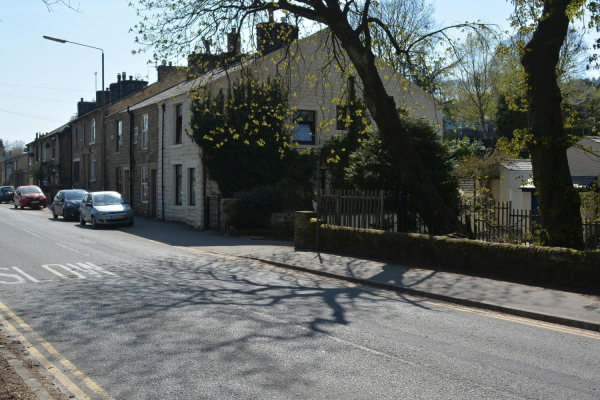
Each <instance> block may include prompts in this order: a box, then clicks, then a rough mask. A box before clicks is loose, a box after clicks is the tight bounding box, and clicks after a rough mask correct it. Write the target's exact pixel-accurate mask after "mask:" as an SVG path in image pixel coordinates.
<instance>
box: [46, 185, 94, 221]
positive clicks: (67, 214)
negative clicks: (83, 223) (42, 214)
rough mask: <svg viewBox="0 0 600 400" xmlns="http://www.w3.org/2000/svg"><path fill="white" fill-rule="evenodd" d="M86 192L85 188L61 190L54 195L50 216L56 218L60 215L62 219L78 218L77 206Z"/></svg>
mask: <svg viewBox="0 0 600 400" xmlns="http://www.w3.org/2000/svg"><path fill="white" fill-rule="evenodd" d="M86 194H87V190H82V189H69V190H61V191H60V192H58V193H56V196H54V201H53V202H52V216H53V217H54V219H57V218H58V216H59V215H62V216H63V218H64V219H71V218H79V206H80V205H81V199H83V196H85V195H86Z"/></svg>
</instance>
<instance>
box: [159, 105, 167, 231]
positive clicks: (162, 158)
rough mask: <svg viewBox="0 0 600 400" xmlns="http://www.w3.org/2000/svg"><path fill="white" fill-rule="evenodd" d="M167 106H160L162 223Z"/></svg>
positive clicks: (163, 219) (163, 216) (163, 217)
mask: <svg viewBox="0 0 600 400" xmlns="http://www.w3.org/2000/svg"><path fill="white" fill-rule="evenodd" d="M166 108H167V106H166V105H165V103H163V104H162V128H161V129H162V131H161V132H162V137H161V140H162V143H161V146H160V168H161V171H160V187H161V191H160V201H161V204H162V206H161V208H162V221H163V222H165V110H166Z"/></svg>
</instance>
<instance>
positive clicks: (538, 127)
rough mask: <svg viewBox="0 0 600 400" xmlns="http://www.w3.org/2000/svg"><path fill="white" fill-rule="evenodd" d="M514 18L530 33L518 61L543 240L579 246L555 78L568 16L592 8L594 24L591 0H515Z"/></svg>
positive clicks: (594, 16)
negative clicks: (522, 84)
mask: <svg viewBox="0 0 600 400" xmlns="http://www.w3.org/2000/svg"><path fill="white" fill-rule="evenodd" d="M513 3H514V4H515V9H516V12H515V15H514V16H513V22H514V23H515V24H517V25H518V26H519V27H520V29H521V32H523V34H524V35H527V34H531V36H530V37H531V39H530V40H529V41H528V42H527V44H526V46H525V48H524V51H523V54H522V58H521V63H522V64H523V68H524V72H525V83H526V99H527V115H528V121H529V124H528V131H529V132H528V133H529V140H528V141H527V146H528V149H529V152H530V154H531V161H532V166H533V177H534V183H535V186H536V192H537V194H538V199H539V209H540V214H541V224H542V229H543V237H542V241H543V243H545V244H547V245H550V246H561V247H572V248H576V249H582V248H583V232H582V220H581V213H580V204H581V200H580V198H579V195H578V193H577V191H576V190H575V188H574V187H573V182H572V180H571V173H570V169H569V163H568V161H567V148H569V147H570V146H571V144H572V143H571V141H570V140H569V136H568V134H567V132H566V130H565V128H564V123H563V115H562V102H563V97H562V93H561V89H560V87H559V82H558V78H557V68H558V67H559V61H560V55H561V49H562V47H563V44H564V42H565V39H566V38H567V35H568V32H569V24H570V23H571V21H573V20H575V19H578V18H583V16H584V15H585V12H586V11H588V12H589V13H590V14H591V22H590V24H591V25H594V24H595V25H596V26H597V24H598V22H599V20H600V14H599V12H600V9H599V6H598V3H597V2H595V1H585V0H544V1H543V2H541V1H533V0H531V1H529V0H513Z"/></svg>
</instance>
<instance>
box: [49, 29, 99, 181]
mask: <svg viewBox="0 0 600 400" xmlns="http://www.w3.org/2000/svg"><path fill="white" fill-rule="evenodd" d="M44 39H46V40H52V41H53V42H58V43H63V44H64V43H71V44H76V45H77V46H84V47H89V48H90V49H96V50H100V51H101V52H102V190H104V185H105V180H106V159H105V158H106V157H105V153H106V121H105V115H106V92H105V89H104V50H102V49H101V48H99V47H94V46H88V45H87V44H82V43H76V42H70V41H68V40H64V39H57V38H53V37H50V36H44ZM71 146H73V144H72V143H71ZM71 162H72V160H71Z"/></svg>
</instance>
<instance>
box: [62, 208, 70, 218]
mask: <svg viewBox="0 0 600 400" xmlns="http://www.w3.org/2000/svg"><path fill="white" fill-rule="evenodd" d="M62 217H63V219H64V220H65V221H66V220H68V219H69V218H67V213H66V212H65V210H64V209H63V213H62Z"/></svg>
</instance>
